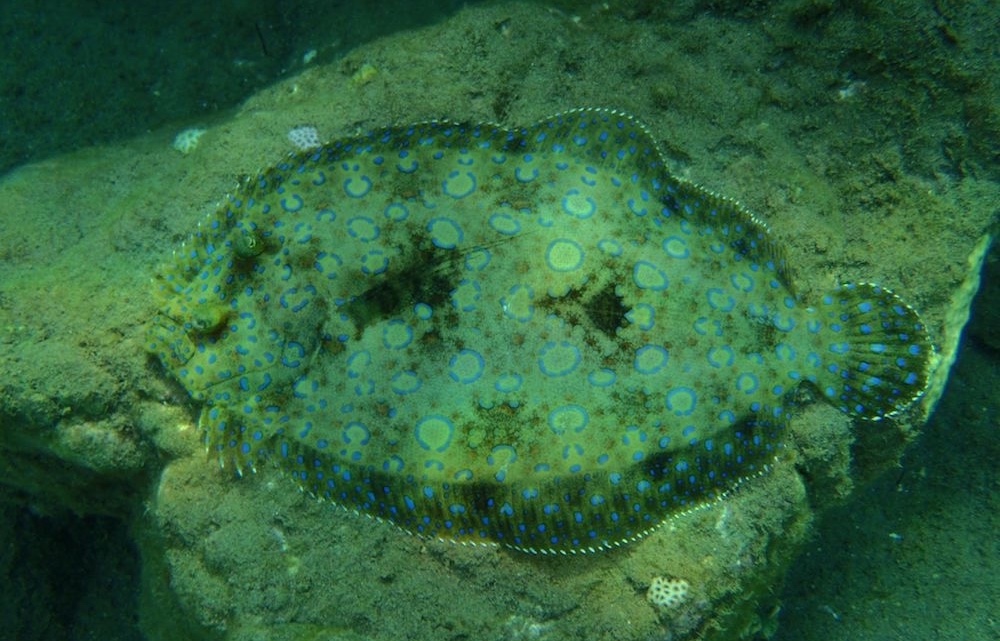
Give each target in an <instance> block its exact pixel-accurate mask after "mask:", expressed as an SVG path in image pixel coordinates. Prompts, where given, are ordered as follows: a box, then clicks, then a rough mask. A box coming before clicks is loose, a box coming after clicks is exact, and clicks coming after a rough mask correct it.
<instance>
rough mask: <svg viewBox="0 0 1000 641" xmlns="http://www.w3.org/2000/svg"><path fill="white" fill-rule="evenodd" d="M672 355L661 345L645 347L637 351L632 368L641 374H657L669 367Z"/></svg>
mask: <svg viewBox="0 0 1000 641" xmlns="http://www.w3.org/2000/svg"><path fill="white" fill-rule="evenodd" d="M669 359H670V353H669V352H668V351H667V350H666V348H664V347H662V346H660V345H643V346H642V347H640V348H639V349H637V350H636V351H635V359H634V361H633V363H632V366H633V367H634V368H635V371H637V372H639V373H640V374H656V373H657V372H659V371H660V370H662V369H663V368H664V367H666V365H667V361H668V360H669Z"/></svg>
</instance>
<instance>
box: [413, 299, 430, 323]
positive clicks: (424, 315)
mask: <svg viewBox="0 0 1000 641" xmlns="http://www.w3.org/2000/svg"><path fill="white" fill-rule="evenodd" d="M413 314H414V316H416V317H417V318H419V319H420V320H430V318H431V316H433V315H434V310H433V309H432V308H431V306H430V305H428V304H427V303H417V304H416V305H414V306H413Z"/></svg>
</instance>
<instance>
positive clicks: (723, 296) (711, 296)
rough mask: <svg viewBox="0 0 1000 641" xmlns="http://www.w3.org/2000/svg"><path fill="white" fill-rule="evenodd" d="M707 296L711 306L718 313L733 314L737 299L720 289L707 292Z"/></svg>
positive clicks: (713, 288)
mask: <svg viewBox="0 0 1000 641" xmlns="http://www.w3.org/2000/svg"><path fill="white" fill-rule="evenodd" d="M705 296H706V298H707V299H708V304H709V306H710V307H711V308H712V309H714V310H716V311H720V312H731V311H733V308H734V307H735V306H736V299H734V298H733V297H732V296H730V295H729V294H727V293H725V292H724V291H722V290H721V289H719V288H718V287H712V288H710V289H709V290H708V291H707V292H705Z"/></svg>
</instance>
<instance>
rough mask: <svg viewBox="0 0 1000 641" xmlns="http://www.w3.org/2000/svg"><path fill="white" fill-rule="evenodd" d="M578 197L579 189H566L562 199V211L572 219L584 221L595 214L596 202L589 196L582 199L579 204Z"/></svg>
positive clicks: (579, 199)
mask: <svg viewBox="0 0 1000 641" xmlns="http://www.w3.org/2000/svg"><path fill="white" fill-rule="evenodd" d="M580 195H581V193H580V190H579V189H576V188H575V187H574V188H572V189H568V190H567V191H566V195H565V196H563V197H562V209H563V211H564V212H565V213H566V214H568V215H570V216H573V217H574V218H577V219H579V220H585V219H587V218H590V217H591V216H593V215H594V213H595V212H597V202H596V201H595V200H594V199H593V198H592V197H590V196H586V197H584V198H582V202H581V198H579V196H580Z"/></svg>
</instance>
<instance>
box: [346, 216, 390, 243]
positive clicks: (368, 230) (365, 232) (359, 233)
mask: <svg viewBox="0 0 1000 641" xmlns="http://www.w3.org/2000/svg"><path fill="white" fill-rule="evenodd" d="M347 233H348V234H350V236H351V238H355V239H357V240H360V241H361V242H363V243H367V242H371V241H373V240H375V239H376V238H378V237H379V235H380V234H381V233H382V230H381V229H379V226H378V225H376V224H375V221H374V220H372V219H371V218H369V217H368V216H355V217H354V218H350V219H348V221H347Z"/></svg>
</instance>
